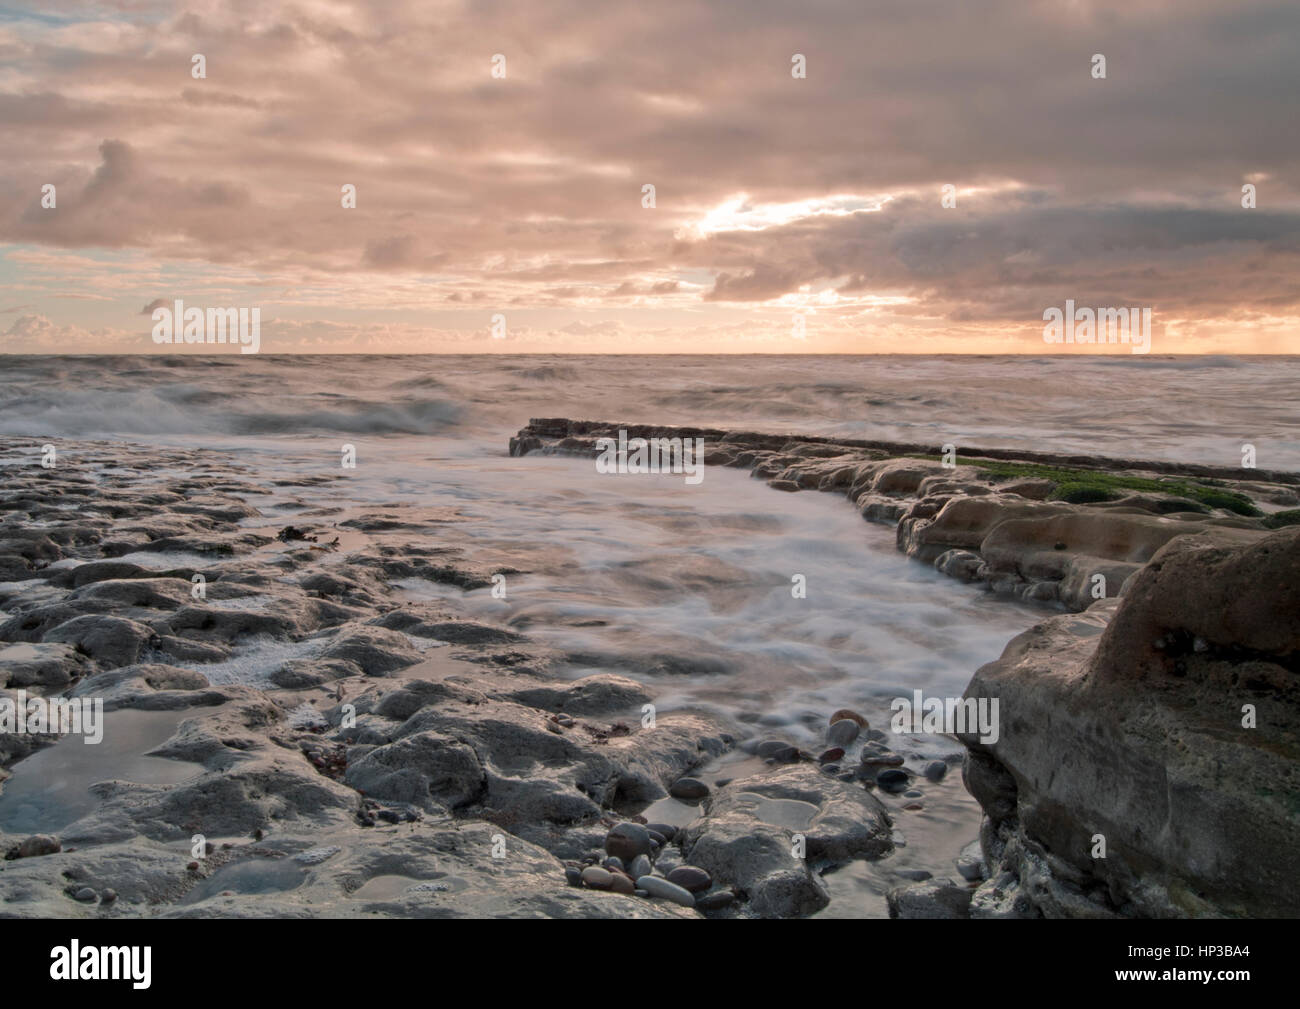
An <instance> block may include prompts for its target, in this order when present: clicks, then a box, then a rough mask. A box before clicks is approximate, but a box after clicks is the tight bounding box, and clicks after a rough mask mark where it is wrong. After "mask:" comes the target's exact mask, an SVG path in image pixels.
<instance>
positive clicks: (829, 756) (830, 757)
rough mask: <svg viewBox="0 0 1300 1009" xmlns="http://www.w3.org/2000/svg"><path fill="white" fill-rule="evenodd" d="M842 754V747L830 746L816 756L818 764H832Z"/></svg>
mask: <svg viewBox="0 0 1300 1009" xmlns="http://www.w3.org/2000/svg"><path fill="white" fill-rule="evenodd" d="M843 756H844V747H842V746H832V747H831V748H830V749H829V750H823V751H822V752H821V753H820V754H819V755H818V757H817V763H819V764H833V763H834V762H835V761H837V760H839V759H840V758H841V757H843Z"/></svg>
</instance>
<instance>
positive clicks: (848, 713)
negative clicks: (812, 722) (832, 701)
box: [828, 708, 871, 729]
mask: <svg viewBox="0 0 1300 1009" xmlns="http://www.w3.org/2000/svg"><path fill="white" fill-rule="evenodd" d="M844 719H848V720H849V721H850V722H855V723H857V726H858V728H860V729H869V728H871V726H869V725H868V724H867V720H866V719H865V718H863V717H862V716H861V715H859V714H858V713H857V712H856V711H853V710H852V709H850V708H840V710H839V711H837V712H835V714H833V715H831V717H830V721H829V723H828V724H830V725H834V724H835V723H836V722H839V721H843V720H844Z"/></svg>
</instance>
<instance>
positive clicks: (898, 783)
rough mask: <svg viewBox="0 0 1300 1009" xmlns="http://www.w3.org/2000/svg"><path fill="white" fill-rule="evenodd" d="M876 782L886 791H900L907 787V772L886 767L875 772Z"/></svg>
mask: <svg viewBox="0 0 1300 1009" xmlns="http://www.w3.org/2000/svg"><path fill="white" fill-rule="evenodd" d="M876 784H877V785H879V786H880V787H881V788H883V789H885V791H887V792H901V791H903V790H904V789H906V788H907V772H906V771H900V770H899V769H898V768H896V767H886V768H885V769H884V770H883V771H880V772H879V773H877V774H876Z"/></svg>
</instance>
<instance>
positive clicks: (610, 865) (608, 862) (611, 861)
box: [605, 855, 623, 872]
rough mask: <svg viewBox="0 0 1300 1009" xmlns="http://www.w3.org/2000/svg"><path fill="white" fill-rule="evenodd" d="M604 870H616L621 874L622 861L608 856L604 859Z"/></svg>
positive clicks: (613, 856)
mask: <svg viewBox="0 0 1300 1009" xmlns="http://www.w3.org/2000/svg"><path fill="white" fill-rule="evenodd" d="M605 868H606V869H617V870H618V871H619V872H622V871H623V860H622V859H621V858H619V857H618V856H617V855H610V856H609V857H608V858H607V859H605Z"/></svg>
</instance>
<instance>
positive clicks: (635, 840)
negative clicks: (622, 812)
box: [605, 822, 651, 865]
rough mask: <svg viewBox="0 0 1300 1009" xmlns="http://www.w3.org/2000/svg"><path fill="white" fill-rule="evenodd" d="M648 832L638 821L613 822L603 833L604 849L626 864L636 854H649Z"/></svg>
mask: <svg viewBox="0 0 1300 1009" xmlns="http://www.w3.org/2000/svg"><path fill="white" fill-rule="evenodd" d="M650 848H651V845H650V832H649V831H648V830H646V829H645V827H643V826H641V824H639V823H626V822H625V823H618V824H615V825H614V826H613V827H612V828H610V831H609V833H608V834H606V835H605V851H606V853H607V854H610V855H614V856H616V857H617V858H620V859H622V861H623V864H624V865H626V864H627V863H628V862H631V861H632V859H634V858H636V857H637V855H648V854H650Z"/></svg>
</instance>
